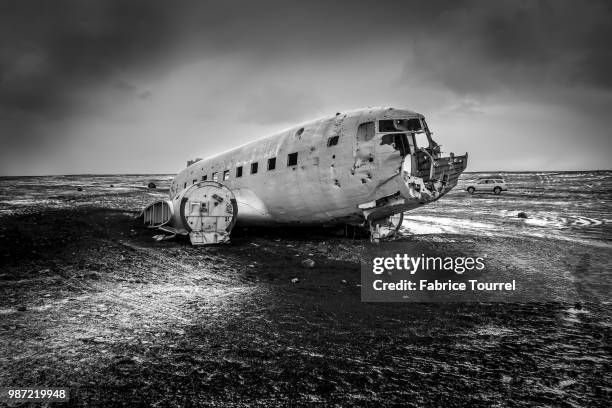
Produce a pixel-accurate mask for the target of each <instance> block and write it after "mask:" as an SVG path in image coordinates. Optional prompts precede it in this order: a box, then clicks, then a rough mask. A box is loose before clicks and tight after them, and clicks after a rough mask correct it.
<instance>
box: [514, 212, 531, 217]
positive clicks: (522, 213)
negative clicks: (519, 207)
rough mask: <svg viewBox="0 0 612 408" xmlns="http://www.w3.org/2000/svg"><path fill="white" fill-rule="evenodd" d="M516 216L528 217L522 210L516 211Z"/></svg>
mask: <svg viewBox="0 0 612 408" xmlns="http://www.w3.org/2000/svg"><path fill="white" fill-rule="evenodd" d="M516 216H517V217H519V218H529V217H527V214H525V213H524V212H522V211H521V212H520V213H518V214H517V215H516Z"/></svg>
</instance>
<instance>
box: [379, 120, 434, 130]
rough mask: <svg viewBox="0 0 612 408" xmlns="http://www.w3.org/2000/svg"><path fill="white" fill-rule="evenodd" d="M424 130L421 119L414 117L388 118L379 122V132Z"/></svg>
mask: <svg viewBox="0 0 612 408" xmlns="http://www.w3.org/2000/svg"><path fill="white" fill-rule="evenodd" d="M420 130H423V128H422V126H421V121H420V119H418V118H413V119H386V120H381V121H379V122H378V131H379V132H418V131H420Z"/></svg>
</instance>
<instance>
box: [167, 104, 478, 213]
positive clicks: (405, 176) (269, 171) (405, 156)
mask: <svg viewBox="0 0 612 408" xmlns="http://www.w3.org/2000/svg"><path fill="white" fill-rule="evenodd" d="M381 120H382V121H386V122H385V123H387V124H388V123H391V122H390V121H393V120H395V121H396V122H397V123H399V121H405V120H413V121H412V122H411V123H420V124H421V129H419V130H416V129H410V130H416V133H427V139H429V141H430V143H429V145H426V146H418V145H416V143H417V141H416V139H415V137H414V135H415V133H414V132H411V131H410V130H405V129H404V130H400V129H398V130H393V129H391V130H389V129H382V124H381V122H380V121H381ZM414 120H416V121H414ZM396 122H393V123H396ZM410 126H413V125H410ZM402 134H403V135H406V137H403V136H401V135H402ZM400 136H401V137H402V139H400ZM406 142H407V145H406V146H402V147H401V148H400V146H398V144H406ZM431 142H432V141H431V137H430V133H429V129H427V125H426V124H425V121H424V118H423V115H421V114H419V113H416V112H412V111H408V110H399V109H393V108H368V109H360V110H354V111H350V112H344V113H338V114H336V115H333V116H330V117H325V118H321V119H318V120H314V121H311V122H307V123H303V124H300V125H298V126H295V127H293V128H290V129H288V130H286V131H283V132H280V133H278V134H275V135H272V136H269V137H266V138H263V139H259V140H255V141H253V142H251V143H248V144H246V145H243V146H240V147H237V148H235V149H232V150H230V151H227V152H224V153H221V154H218V155H215V156H213V157H209V158H206V159H204V160H200V161H197V162H195V163H193V164H191V165H190V166H188V167H187V168H186V169H184V170H183V171H181V172H180V173H179V174H178V175H177V176H176V178H175V179H174V181H173V182H172V185H171V189H170V196H171V198H174V197H176V196H177V195H178V194H180V192H181V191H183V190H184V189H185V188H186V187H188V186H189V185H191V184H195V183H198V182H200V181H203V180H213V181H218V182H219V183H222V184H224V185H225V186H227V187H228V188H229V189H230V190H231V191H232V192H233V193H234V195H235V197H236V201H237V204H238V215H237V217H238V223H239V224H243V225H261V224H327V225H331V224H339V223H349V224H362V223H363V222H364V221H366V220H371V219H373V218H376V219H378V218H383V217H387V216H389V215H391V214H394V213H399V212H402V211H406V210H410V209H412V208H415V207H417V206H419V205H421V204H424V203H426V202H428V201H432V200H435V199H438V198H439V197H441V196H442V195H443V194H445V193H446V192H447V191H448V190H450V189H451V188H452V187H453V186H454V185H455V184H456V179H457V177H458V175H459V174H460V173H461V172H462V171H463V169H464V168H465V164H466V163H465V162H466V160H461V161H459V162H458V161H457V159H456V158H455V157H454V156H452V155H451V156H450V157H449V158H444V159H441V158H440V154H439V151H438V153H437V154H436V152H435V146H437V145H435V142H433V143H434V144H433V146H432V145H431ZM420 148H424V149H421V150H422V152H421V153H419V151H420V150H419V149H420ZM425 149H430V150H429V153H427V151H425ZM430 153H431V154H430ZM419 155H420V156H419ZM296 156H297V157H296ZM427 157H429V158H430V159H428V158H427ZM423 158H425V159H423ZM271 159H272V160H271ZM437 159H440V160H447V161H448V163H450V167H449V166H448V163H447V161H444V163H443V164H444V166H438V164H437ZM423 160H425V162H426V161H427V160H430V166H429V167H427V166H425V167H426V168H421V167H420V166H421V164H419V163H423ZM457 163H459V164H457ZM432 164H433V167H435V172H432V173H431V174H429V171H430V169H431V167H432ZM442 167H444V168H445V169H446V168H448V169H449V170H448V171H447V170H444V171H443V172H442V173H444V174H442V173H440V172H438V168H442ZM451 170H452V171H451ZM423 171H425V173H427V176H424V177H421V176H423V174H425V173H423ZM419 172H420V173H419ZM421 173H422V174H421ZM434 173H435V174H434ZM419 174H420V176H419ZM430 176H434V177H430ZM444 177H446V179H445V180H442V178H444ZM436 181H437V182H438V185H437V186H434V182H436ZM440 182H442V184H443V185H442V186H441V185H440ZM428 185H431V189H437V191H436V192H433V193H432V191H429V190H431V189H429V188H428V187H426V186H428Z"/></svg>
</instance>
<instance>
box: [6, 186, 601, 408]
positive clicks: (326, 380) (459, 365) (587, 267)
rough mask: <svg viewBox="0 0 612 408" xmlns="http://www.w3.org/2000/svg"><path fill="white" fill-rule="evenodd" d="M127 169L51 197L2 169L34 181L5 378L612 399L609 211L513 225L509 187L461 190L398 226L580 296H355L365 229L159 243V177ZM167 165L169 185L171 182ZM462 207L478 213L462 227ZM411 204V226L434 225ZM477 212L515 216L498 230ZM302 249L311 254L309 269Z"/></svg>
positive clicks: (135, 393)
mask: <svg viewBox="0 0 612 408" xmlns="http://www.w3.org/2000/svg"><path fill="white" fill-rule="evenodd" d="M113 180H114V181H113ZM122 180H123V182H125V183H126V184H128V183H131V184H130V186H128V187H124V186H123V185H122V184H121V181H120V180H119V181H118V180H115V179H104V180H100V179H95V183H98V184H95V183H92V181H91V178H88V179H87V178H80V179H79V178H76V179H74V180H69V181H66V180H65V179H63V180H60V182H58V184H57V185H56V184H53V185H52V186H47V187H45V189H46V190H48V191H45V192H44V194H40V195H38V194H33V195H29V192H30V191H37V190H40V185H41V182H40V180H34V181H33V182H32V187H31V188H30V187H27V186H26V187H24V186H23V181H22V180H9V181H8V182H9V183H14V184H15V185H14V186H13V187H12V188H13V189H17V190H13V191H21V198H18V197H12V198H13V199H15V200H16V199H22V200H30V202H29V204H28V203H25V204H24V203H23V202H22V203H21V204H20V205H19V206H17V205H13V206H12V207H10V206H9V205H8V204H6V203H5V207H4V209H5V210H6V211H4V214H3V215H1V216H0V344H1V346H0V347H1V349H0V350H1V353H0V384H1V385H3V386H12V385H14V386H24V385H39V384H45V385H55V386H67V387H70V388H71V390H72V396H71V404H72V405H75V406H77V405H79V406H80V405H90V406H112V405H125V406H138V405H142V406H150V405H157V406H177V407H178V406H184V405H189V404H193V405H196V404H197V405H203V406H244V405H264V406H278V405H287V404H289V403H292V404H294V405H298V406H302V405H316V404H319V405H321V406H347V405H360V406H366V405H370V406H392V405H402V406H423V405H434V406H439V405H442V404H444V405H450V406H457V405H473V406H506V405H512V406H533V405H538V406H608V405H609V403H610V401H611V396H612V380H611V379H610V369H611V366H610V363H611V360H612V359H611V357H610V344H611V342H610V328H611V327H612V313H611V311H612V310H611V309H612V307H611V306H610V303H609V302H608V301H607V298H606V296H607V295H609V289H610V286H609V279H608V278H607V277H608V275H609V270H610V269H609V266H610V262H611V259H610V258H611V255H610V246H609V245H610V236H609V234H608V231H609V230H608V229H607V228H608V227H609V224H607V223H606V221H605V220H606V219H608V218H606V217H607V215H605V214H604V215H603V216H602V215H601V214H602V211H600V213H599V215H595V214H590V216H588V215H584V216H585V217H588V218H590V219H597V220H600V221H602V222H601V224H597V223H591V224H590V225H591V226H590V227H587V229H588V230H589V231H587V233H585V232H584V231H585V230H584V229H580V227H576V228H574V227H571V226H570V227H568V228H567V230H566V231H565V232H567V233H566V234H564V235H561V234H559V236H560V237H561V238H558V237H556V235H555V234H557V231H560V230H563V228H562V227H563V226H559V225H558V224H555V226H548V227H547V225H544V226H542V225H535V226H533V227H534V228H536V230H528V231H527V232H528V233H517V232H516V231H520V230H521V229H522V230H523V231H524V230H525V228H530V227H529V224H527V226H525V225H518V224H517V226H516V227H513V226H514V224H515V223H516V222H517V221H515V220H514V217H508V218H504V217H503V216H502V215H500V213H499V212H496V211H494V210H493V209H494V208H495V206H496V205H499V204H500V202H499V201H498V202H497V204H495V203H496V202H495V201H490V200H499V199H501V200H510V198H509V197H504V195H502V197H499V198H496V197H493V196H484V195H483V196H475V197H466V196H465V194H464V193H462V192H461V191H460V190H458V191H457V192H453V193H452V194H454V195H452V196H449V197H448V204H447V206H446V207H445V204H444V201H443V200H441V201H440V202H438V203H435V204H434V206H435V207H432V208H424V210H423V212H421V213H416V214H411V217H432V216H434V214H435V213H436V212H437V214H438V216H440V217H441V218H446V219H448V218H451V219H452V220H451V221H447V222H446V223H444V222H441V223H440V224H438V225H436V227H437V228H441V229H443V228H446V230H442V231H434V232H431V231H420V232H419V231H414V232H415V234H416V235H411V236H407V237H405V238H403V240H402V241H401V242H405V244H406V247H407V248H410V250H411V251H414V252H417V253H421V252H423V253H432V252H435V251H438V252H439V251H440V248H444V249H445V250H448V251H453V252H459V253H468V252H469V253H478V254H483V255H486V256H487V259H488V262H487V265H488V266H489V267H491V268H497V269H500V270H509V271H516V273H551V274H560V275H563V276H567V277H569V278H570V280H571V279H572V277H575V276H580V278H581V279H580V280H579V283H580V286H579V287H575V288H570V289H568V290H570V291H574V292H575V293H577V294H578V296H579V298H580V299H581V302H580V304H579V305H578V306H577V305H575V302H574V301H572V302H566V301H565V302H564V301H563V299H560V301H555V302H551V301H542V302H530V303H506V304H478V303H456V304H424V303H386V304H385V303H362V302H361V300H360V287H359V286H358V285H359V284H360V269H359V265H360V261H361V260H362V259H361V258H360V257H361V256H362V255H363V254H364V253H366V250H367V249H369V248H370V246H371V244H370V243H369V241H368V240H367V239H364V238H362V237H357V238H355V239H353V238H352V236H351V237H345V236H342V235H340V236H338V235H337V234H335V233H333V232H330V231H322V230H308V231H306V230H300V231H296V230H286V229H285V230H259V231H250V232H246V233H245V232H242V233H239V234H237V235H236V236H234V237H233V239H232V242H231V244H229V245H223V246H217V247H206V248H201V247H200V248H194V247H191V246H189V245H188V244H187V242H186V241H184V240H177V241H164V242H155V241H154V240H152V238H151V237H152V235H153V234H154V233H152V232H151V231H150V230H147V229H145V228H141V227H139V226H138V225H137V224H136V223H135V222H134V219H133V218H134V216H135V215H136V210H137V209H138V208H140V206H141V205H142V204H143V203H145V202H148V201H149V200H151V199H154V198H156V197H158V196H164V194H165V191H164V190H163V189H161V190H160V189H156V190H148V189H146V188H143V187H142V185H146V184H143V183H144V181H146V180H144V179H138V180H134V179H129V180H127V179H122ZM156 180H158V183H160V184H161V185H162V187H163V182H164V180H166V178H159V179H156ZM4 182H5V183H7V181H6V180H5V181H4ZM111 183H112V184H113V187H112V188H111V187H109V185H110V184H111ZM58 185H61V187H58ZM77 185H79V186H83V187H82V188H83V191H81V192H75V191H74V190H75V187H76V186H77ZM4 187H5V188H4V189H3V190H2V191H3V194H5V196H10V194H8V193H7V191H8V188H7V187H6V184H5V185H4ZM20 189H21V190H20ZM517 190H518V189H517ZM513 194H520V193H519V192H514V193H513ZM42 196H44V197H46V199H45V200H43V199H42V198H41V197H42ZM604 198H605V200H607V197H604ZM477 200H480V201H481V202H482V203H483V204H481V205H479V206H477V205H474V202H475V201H477ZM515 200H517V199H516V198H515ZM605 200H604V201H605ZM485 202H486V203H488V204H487V205H485ZM463 206H466V207H468V206H471V207H472V208H481V209H484V210H482V213H481V214H480V215H478V216H476V217H475V218H476V219H473V220H472V223H469V222H468V223H466V222H465V220H466V219H467V220H469V218H467V217H466V216H462V214H459V209H460V208H462V207H463ZM602 206H603V208H606V205H605V204H602ZM445 208H446V209H447V210H448V209H454V210H455V211H454V213H453V212H452V211H447V212H445V213H441V211H443V210H444V209H445ZM487 208H488V209H491V211H489V213H488V214H489V215H486V214H487V211H485V210H486V209H487ZM0 209H1V208H0ZM501 210H508V207H506V208H501V206H500V211H501ZM512 210H514V207H513V208H512ZM465 211H469V208H466V209H465ZM525 211H527V212H528V213H531V214H532V216H533V214H536V215H537V214H539V213H540V212H542V213H543V212H544V211H545V210H541V209H540V208H535V207H533V206H532V207H531V209H529V208H527V209H526V210H525ZM534 211H535V213H534ZM549 212H550V211H549ZM449 214H455V215H449ZM457 214H459V215H457ZM547 216H549V217H550V215H547ZM572 216H573V215H572ZM566 218H569V216H567V217H566ZM532 219H538V218H532ZM416 220H417V218H413V219H409V220H408V223H407V224H406V228H407V229H409V230H410V229H413V230H415V229H416V228H417V227H416V226H419V225H420V226H421V227H422V226H423V225H426V223H425V222H422V223H417V224H412V223H413V222H414V221H416ZM457 220H459V221H457ZM500 220H501V221H500ZM478 223H480V224H493V225H496V226H498V227H499V225H503V223H506V224H507V225H505V226H503V227H499V228H498V229H499V232H495V231H496V230H495V229H494V230H492V231H491V230H488V229H483V228H481V227H479V226H478ZM553 224H554V223H553ZM432 225H433V224H432ZM451 227H452V228H454V230H452V231H451V230H450V228H451ZM533 231H535V232H537V233H531V232H533ZM568 233H569V234H570V237H573V238H575V239H566V237H567V236H568ZM571 234H574V235H571ZM304 259H312V260H314V261H315V267H314V268H304V267H303V266H302V265H301V261H303V260H304ZM602 277H603V278H602ZM294 278H297V279H298V281H297V282H295V283H294V282H292V279H294ZM574 280H575V279H574Z"/></svg>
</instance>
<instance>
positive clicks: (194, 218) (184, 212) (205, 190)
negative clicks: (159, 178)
mask: <svg viewBox="0 0 612 408" xmlns="http://www.w3.org/2000/svg"><path fill="white" fill-rule="evenodd" d="M237 215H238V205H237V203H236V198H235V197H234V194H233V193H232V191H231V190H230V189H229V188H227V187H226V186H224V185H222V184H220V183H217V182H214V181H201V182H199V183H196V184H193V185H191V186H189V187H187V188H185V189H184V190H183V191H181V192H180V193H179V194H178V195H177V196H176V197H175V198H174V199H173V200H171V201H170V200H166V201H157V202H155V203H153V204H150V205H148V206H147V207H146V208H145V209H144V210H143V211H142V213H141V214H140V217H142V219H143V221H144V223H145V224H146V225H147V226H148V227H149V228H157V229H160V230H162V231H166V232H169V233H171V234H175V235H189V240H190V241H191V243H192V244H193V245H207V244H219V243H224V242H228V241H229V237H230V233H231V231H232V228H233V227H234V224H235V223H236V219H237Z"/></svg>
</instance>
